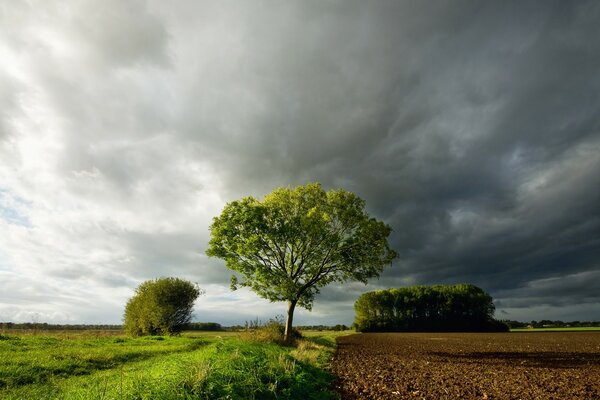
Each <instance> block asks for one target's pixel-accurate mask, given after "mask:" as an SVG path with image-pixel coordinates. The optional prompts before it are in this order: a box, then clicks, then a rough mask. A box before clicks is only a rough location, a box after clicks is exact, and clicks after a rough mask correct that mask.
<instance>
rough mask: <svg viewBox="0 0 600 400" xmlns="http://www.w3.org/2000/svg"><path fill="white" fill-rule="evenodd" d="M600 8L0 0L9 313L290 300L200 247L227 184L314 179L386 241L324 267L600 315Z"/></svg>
mask: <svg viewBox="0 0 600 400" xmlns="http://www.w3.org/2000/svg"><path fill="white" fill-rule="evenodd" d="M599 20H600V3H598V2H596V1H577V2H564V1H527V2H523V1H502V2H480V1H475V0H471V1H456V0H451V1H444V2H435V1H418V2H417V1H382V0H375V1H369V2H364V1H358V0H356V1H346V0H343V1H342V0H339V1H338V0H326V1H322V0H309V1H300V0H298V1H276V0H270V1H263V0H253V1H232V0H224V1H196V0H175V1H169V2H164V1H160V0H149V1H141V0H131V1H121V0H106V1H94V0H81V1H72V2H64V1H52V0H39V1H36V0H29V1H27V0H17V1H9V2H3V3H2V4H1V5H0V321H14V322H48V323H72V324H76V323H112V324H118V323H120V322H121V320H122V315H123V309H124V306H125V303H126V301H127V299H128V298H130V297H131V296H132V295H133V293H134V290H135V288H136V286H137V285H139V284H140V283H141V282H143V281H145V280H148V279H154V278H157V277H161V276H176V277H180V278H183V279H188V280H190V281H193V282H197V283H198V284H199V285H200V287H202V288H203V289H204V290H205V291H206V294H205V295H204V296H202V297H200V298H199V299H198V301H197V302H196V307H195V311H194V320H197V321H214V322H219V323H222V324H224V325H231V324H243V323H244V322H245V321H249V320H255V319H257V318H258V319H261V320H268V319H269V318H273V317H276V316H278V315H282V314H284V312H285V304H282V303H269V302H267V301H266V300H263V299H260V298H259V297H258V296H257V295H255V294H254V293H252V292H250V291H247V290H238V291H236V292H231V291H230V290H229V278H230V275H231V272H230V271H229V270H228V269H227V268H226V267H225V264H224V262H223V261H222V260H219V259H213V258H208V257H207V256H206V255H205V250H206V248H207V245H208V241H209V226H210V224H211V221H212V218H213V217H215V216H217V215H218V214H219V213H220V212H221V210H222V209H223V207H224V206H225V204H226V203H227V202H230V201H233V200H236V199H239V198H241V197H244V196H249V195H252V196H255V197H258V198H262V197H263V196H264V195H265V194H268V193H270V192H271V191H272V190H273V189H274V188H277V187H281V186H291V187H294V186H297V185H303V184H306V183H309V182H320V183H321V184H322V185H323V187H324V188H325V189H327V190H329V189H336V188H343V189H346V190H348V191H352V192H354V193H356V194H357V195H358V196H360V197H361V198H362V199H364V200H365V201H366V208H367V210H368V212H369V214H370V215H371V216H373V217H375V218H377V219H380V220H383V221H385V222H386V223H388V224H389V225H390V226H391V227H392V228H393V230H394V231H393V233H392V235H391V236H390V244H391V247H392V248H394V249H395V250H396V251H397V252H398V254H399V258H398V259H397V260H396V261H395V262H394V263H393V265H392V266H391V267H390V268H388V269H386V270H385V272H384V273H383V274H382V275H381V276H380V277H379V279H372V280H371V281H370V282H369V283H368V284H367V285H366V286H365V285H364V284H362V283H346V284H344V285H331V286H329V287H327V288H325V289H324V290H322V292H321V294H320V295H319V296H318V297H317V298H316V301H315V304H314V308H313V310H312V312H308V311H304V310H299V311H298V312H297V314H296V316H295V320H294V322H295V323H298V324H337V323H344V324H351V323H352V320H353V315H354V312H353V303H354V301H355V300H356V299H357V297H358V296H359V295H360V294H361V293H364V292H366V291H370V290H376V289H382V288H389V287H400V286H407V285H416V284H426V285H431V284H455V283H472V284H475V285H477V286H479V287H481V288H483V289H484V290H485V291H487V292H488V293H490V294H491V295H492V296H493V298H494V301H495V304H496V317H497V318H500V319H513V320H521V321H530V320H533V319H535V320H541V319H553V320H554V319H561V320H567V321H571V320H600V73H598V71H600V40H598V38H600V24H598V21H599Z"/></svg>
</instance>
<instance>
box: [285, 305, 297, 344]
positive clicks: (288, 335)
mask: <svg viewBox="0 0 600 400" xmlns="http://www.w3.org/2000/svg"><path fill="white" fill-rule="evenodd" d="M296 303H297V300H291V301H288V312H287V320H286V321H285V332H284V334H283V340H284V341H285V342H286V343H290V342H291V341H292V321H293V320H294V309H295V308H296Z"/></svg>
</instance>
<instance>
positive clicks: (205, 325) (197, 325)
mask: <svg viewBox="0 0 600 400" xmlns="http://www.w3.org/2000/svg"><path fill="white" fill-rule="evenodd" d="M184 330H186V331H209V332H216V331H222V330H223V327H222V326H221V324H218V323H216V322H190V323H188V324H187V325H185V327H184Z"/></svg>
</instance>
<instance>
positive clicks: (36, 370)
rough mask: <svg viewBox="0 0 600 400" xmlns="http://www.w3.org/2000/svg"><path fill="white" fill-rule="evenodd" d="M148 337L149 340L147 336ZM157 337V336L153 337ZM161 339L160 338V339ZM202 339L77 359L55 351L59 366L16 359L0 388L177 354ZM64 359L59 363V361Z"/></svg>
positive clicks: (0, 376)
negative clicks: (159, 348) (179, 345)
mask: <svg viewBox="0 0 600 400" xmlns="http://www.w3.org/2000/svg"><path fill="white" fill-rule="evenodd" d="M147 340H151V339H147ZM154 340H156V339H154ZM159 340H160V339H159ZM207 344H208V342H205V341H201V340H198V341H194V342H193V343H190V344H189V345H187V346H185V347H184V348H180V349H175V350H173V349H166V350H165V351H153V352H148V351H133V352H128V353H123V354H116V355H114V356H112V357H107V358H89V359H83V358H79V357H78V356H77V355H73V354H65V355H60V354H57V355H55V356H54V357H53V358H54V360H58V361H59V363H58V365H32V362H18V363H14V364H13V365H14V366H15V367H17V368H16V369H15V373H14V374H11V373H10V372H8V371H0V389H3V388H17V387H20V386H24V385H31V384H45V383H47V382H48V381H50V380H51V379H53V378H68V377H70V376H82V375H91V374H93V373H95V372H97V371H103V370H109V369H113V368H118V367H120V366H121V365H124V364H127V363H131V362H138V361H145V360H149V359H152V358H155V357H160V356H163V355H167V354H177V353H185V352H190V351H194V350H196V349H198V348H200V347H203V346H205V345H207ZM62 360H64V361H63V362H62V363H60V361H62Z"/></svg>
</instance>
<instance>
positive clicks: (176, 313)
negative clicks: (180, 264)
mask: <svg viewBox="0 0 600 400" xmlns="http://www.w3.org/2000/svg"><path fill="white" fill-rule="evenodd" d="M201 293H202V292H201V289H200V288H198V285H196V284H194V283H192V282H189V281H186V280H183V279H179V278H159V279H155V280H149V281H146V282H144V283H142V284H141V285H140V286H138V288H137V289H136V291H135V295H134V296H133V297H132V298H131V299H129V301H128V302H127V305H126V306H125V316H124V318H123V320H124V321H123V322H124V323H123V327H124V329H125V331H126V332H127V333H129V334H130V335H132V336H139V335H165V334H167V335H172V334H176V333H178V332H181V331H182V330H183V328H184V327H185V326H186V324H187V323H189V321H190V319H191V316H192V308H193V306H194V301H196V299H197V298H198V296H200V294H201Z"/></svg>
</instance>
